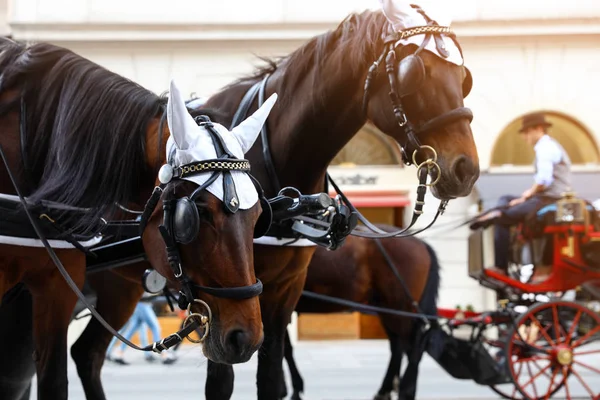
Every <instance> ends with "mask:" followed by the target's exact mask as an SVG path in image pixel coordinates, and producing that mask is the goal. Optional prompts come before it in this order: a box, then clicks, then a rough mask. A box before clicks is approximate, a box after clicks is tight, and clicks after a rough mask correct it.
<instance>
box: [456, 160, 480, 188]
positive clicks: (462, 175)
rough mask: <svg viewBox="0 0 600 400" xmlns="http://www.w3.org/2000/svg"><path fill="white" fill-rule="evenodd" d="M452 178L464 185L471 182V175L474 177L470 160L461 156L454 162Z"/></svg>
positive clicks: (473, 169) (473, 168)
mask: <svg viewBox="0 0 600 400" xmlns="http://www.w3.org/2000/svg"><path fill="white" fill-rule="evenodd" d="M452 170H453V171H454V176H456V179H457V180H458V182H459V183H461V184H462V183H465V182H468V181H470V180H471V178H472V177H473V175H475V172H476V171H475V166H474V165H473V162H472V161H471V159H470V158H468V157H465V156H461V157H460V158H459V159H458V160H456V161H455V162H454V168H452Z"/></svg>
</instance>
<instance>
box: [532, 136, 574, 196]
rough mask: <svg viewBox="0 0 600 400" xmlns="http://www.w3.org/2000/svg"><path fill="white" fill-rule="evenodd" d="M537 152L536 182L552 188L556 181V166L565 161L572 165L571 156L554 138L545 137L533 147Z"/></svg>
mask: <svg viewBox="0 0 600 400" xmlns="http://www.w3.org/2000/svg"><path fill="white" fill-rule="evenodd" d="M533 150H534V151H535V167H536V174H535V176H534V178H533V179H534V181H535V183H537V184H538V185H544V186H550V184H551V183H552V182H553V181H554V166H555V165H556V164H558V163H560V162H561V161H562V159H563V157H565V158H566V159H565V161H566V162H567V163H568V164H570V163H571V160H569V156H568V155H567V154H566V153H565V152H564V151H563V149H562V146H561V145H560V144H559V143H558V142H557V141H556V140H554V139H553V138H551V137H550V136H548V135H544V136H542V137H541V138H540V140H538V141H537V143H536V144H535V146H534V147H533Z"/></svg>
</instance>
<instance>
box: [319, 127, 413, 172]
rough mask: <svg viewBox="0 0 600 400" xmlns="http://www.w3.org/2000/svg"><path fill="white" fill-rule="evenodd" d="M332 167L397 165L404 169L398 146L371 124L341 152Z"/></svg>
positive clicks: (362, 129) (355, 136) (363, 128)
mask: <svg viewBox="0 0 600 400" xmlns="http://www.w3.org/2000/svg"><path fill="white" fill-rule="evenodd" d="M331 165H346V166H350V165H397V166H399V167H403V166H404V164H403V163H402V154H401V153H400V149H399V147H398V144H397V143H396V142H395V141H394V139H392V138H391V137H389V136H387V135H386V134H384V133H383V132H381V131H380V130H379V129H377V128H376V127H375V126H373V125H372V124H370V123H367V124H365V125H364V126H363V127H362V128H361V130H360V131H359V132H358V133H357V134H356V135H354V137H353V138H352V139H351V140H350V141H349V142H348V143H347V144H346V146H344V147H343V148H342V150H340V152H339V153H338V154H337V155H336V156H335V158H334V159H333V161H332V162H331Z"/></svg>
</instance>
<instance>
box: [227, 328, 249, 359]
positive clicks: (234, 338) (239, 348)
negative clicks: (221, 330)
mask: <svg viewBox="0 0 600 400" xmlns="http://www.w3.org/2000/svg"><path fill="white" fill-rule="evenodd" d="M248 343H249V337H248V334H247V333H246V332H245V331H243V330H241V329H234V330H232V331H231V332H229V334H228V335H227V344H228V345H229V346H231V349H232V350H233V351H234V352H236V353H241V352H243V351H244V349H245V348H246V347H248Z"/></svg>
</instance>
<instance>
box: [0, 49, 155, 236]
mask: <svg viewBox="0 0 600 400" xmlns="http://www.w3.org/2000/svg"><path fill="white" fill-rule="evenodd" d="M11 90H14V92H15V93H14V96H10V93H7V92H8V91H11ZM19 95H20V96H22V99H23V105H24V110H23V109H20V106H21V97H20V96H19ZM0 96H3V97H4V100H3V101H2V102H0V116H5V115H6V114H7V113H8V112H10V111H18V110H20V111H21V117H23V116H24V117H25V118H24V121H25V127H26V128H25V132H26V134H25V143H26V145H25V149H24V154H26V161H27V164H26V172H27V176H28V177H29V180H30V182H28V183H29V186H30V187H31V188H32V189H31V190H30V191H28V193H27V196H28V197H29V199H31V200H32V201H39V200H42V199H43V200H51V201H56V202H60V203H63V204H67V205H70V206H76V207H85V208H90V211H89V212H87V213H86V214H85V215H84V216H83V218H81V215H71V216H63V217H64V219H62V220H61V222H64V223H67V224H68V225H70V226H72V227H76V228H83V230H85V228H86V227H88V226H90V225H91V223H92V222H93V221H94V220H96V219H97V218H98V217H100V216H102V215H106V213H107V212H108V213H110V211H111V210H112V209H113V207H114V205H115V203H121V204H123V205H126V203H127V202H129V201H132V200H134V199H137V196H139V194H140V191H141V187H140V186H141V181H144V179H143V178H147V177H149V176H150V175H149V173H151V172H152V171H149V169H150V168H148V166H147V165H146V161H145V160H146V157H145V153H146V148H145V147H146V146H145V143H146V132H147V130H148V128H149V124H150V123H151V122H153V120H154V119H155V118H159V117H161V115H162V114H163V112H164V109H165V106H166V98H165V97H164V96H158V95H156V94H155V93H153V92H151V91H150V90H147V89H145V88H143V87H142V86H140V85H138V84H136V83H134V82H132V81H131V80H129V79H126V78H124V77H122V76H119V75H117V74H115V73H113V72H111V71H109V70H107V69H105V68H103V67H101V66H99V65H97V64H95V63H93V62H91V61H89V60H87V59H85V58H83V57H81V56H79V55H77V54H75V53H73V52H72V51H70V50H68V49H65V48H62V47H58V46H54V45H51V44H46V43H40V44H34V45H31V46H26V45H24V44H21V43H17V42H14V41H12V40H10V39H0ZM8 97H10V99H8V100H7V99H6V98H8ZM157 145H158V143H157ZM150 151H156V150H154V149H152V150H150ZM146 181H147V179H146Z"/></svg>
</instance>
